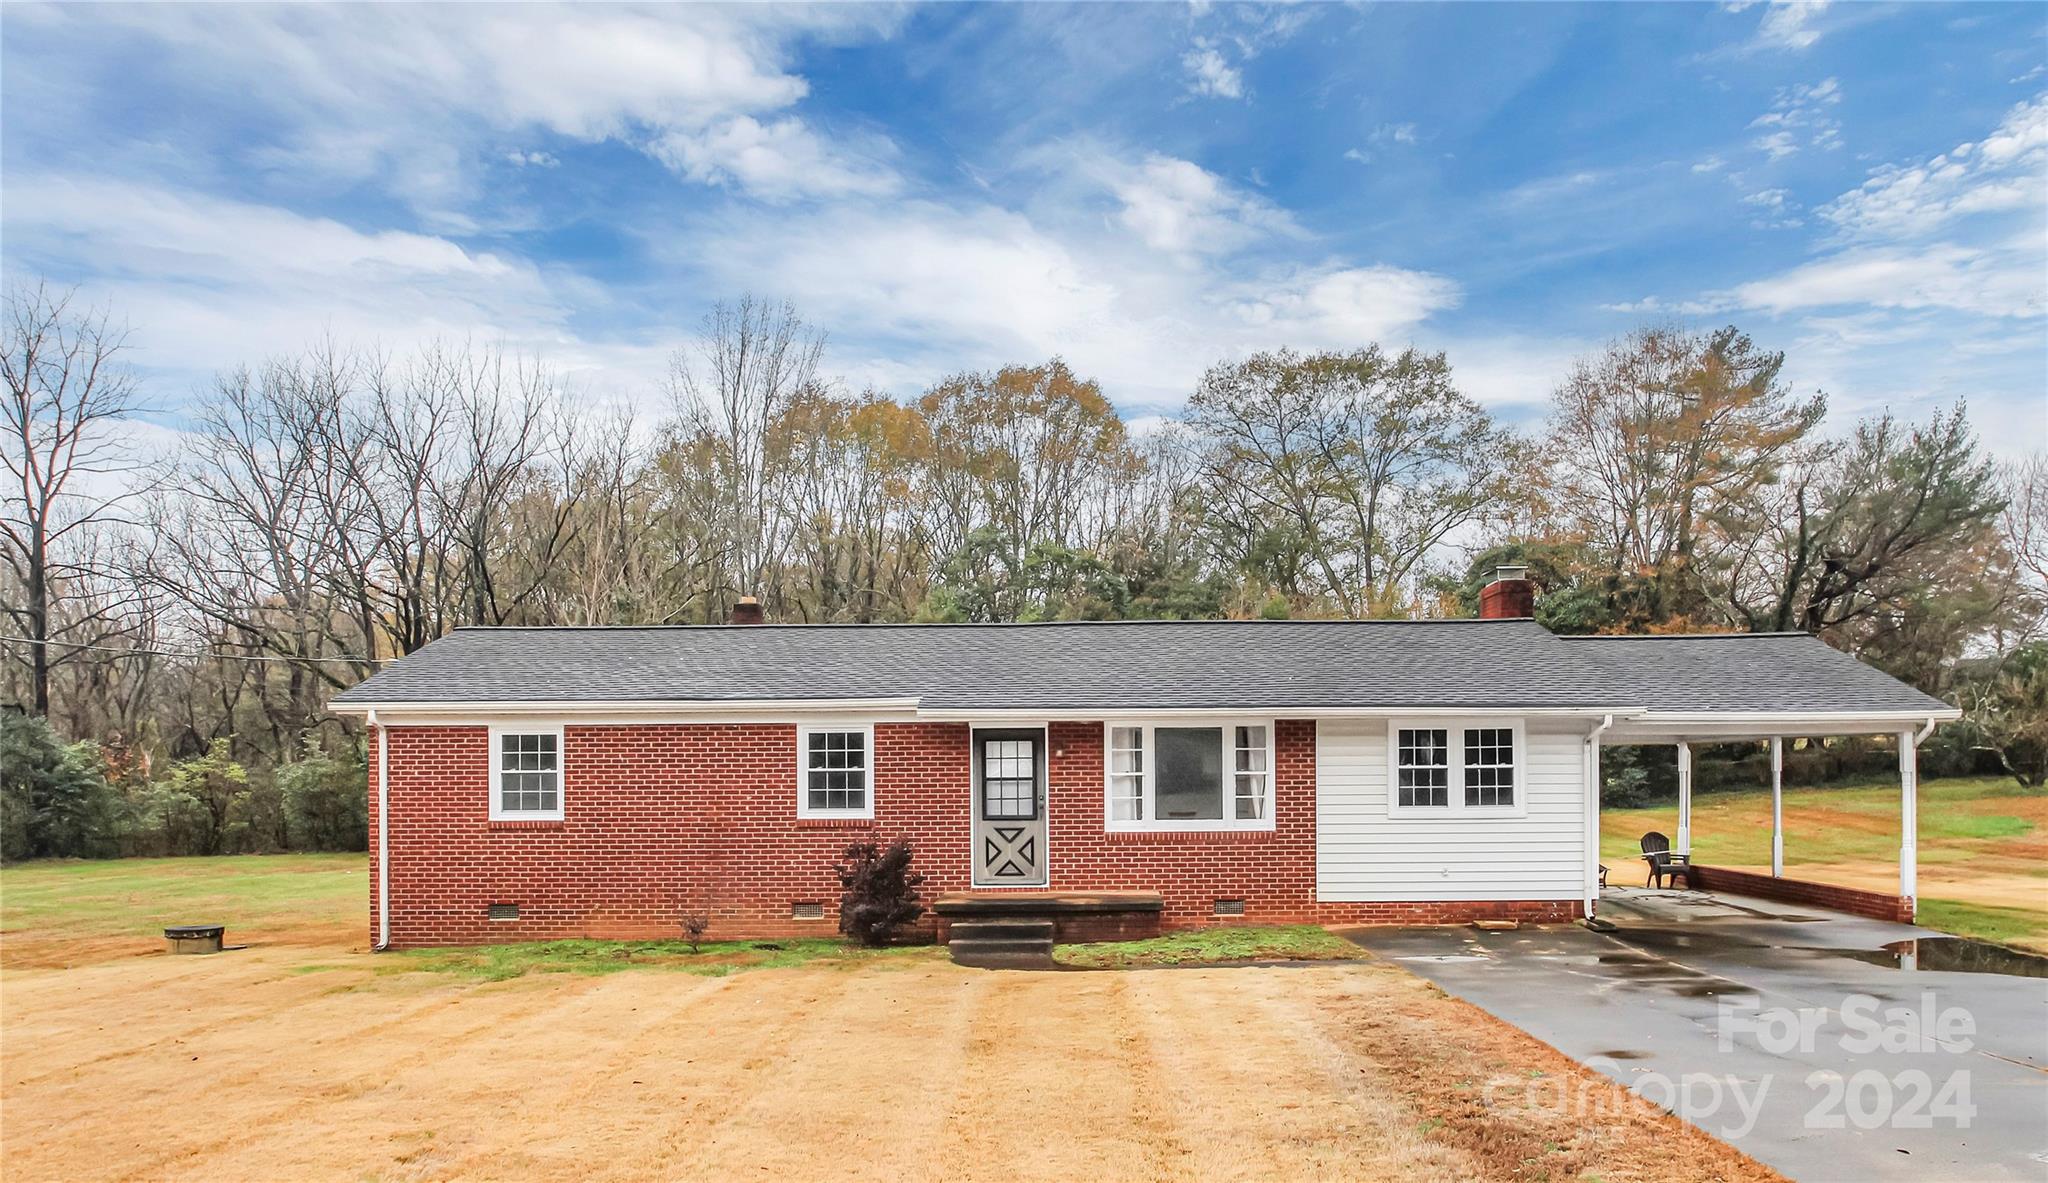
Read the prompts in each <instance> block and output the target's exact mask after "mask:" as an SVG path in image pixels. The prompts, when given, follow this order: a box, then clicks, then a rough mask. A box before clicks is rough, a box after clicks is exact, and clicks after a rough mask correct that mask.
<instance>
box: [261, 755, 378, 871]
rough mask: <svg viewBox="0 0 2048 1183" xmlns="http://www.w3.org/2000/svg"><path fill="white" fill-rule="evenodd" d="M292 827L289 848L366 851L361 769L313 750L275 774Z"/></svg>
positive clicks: (364, 780)
mask: <svg viewBox="0 0 2048 1183" xmlns="http://www.w3.org/2000/svg"><path fill="white" fill-rule="evenodd" d="M277 787H278V789H279V790H280V791H281V792H282V793H283V794H284V809H285V816H286V817H287V818H288V819H289V820H290V823H291V830H290V832H291V838H292V845H293V846H295V847H297V848H298V849H300V850H365V849H367V848H368V847H369V832H370V822H369V788H368V777H367V775H366V770H365V769H364V767H363V765H362V764H360V763H358V762H357V761H355V760H337V759H335V758H333V757H332V756H329V755H327V754H326V753H324V752H322V751H320V750H319V749H318V748H315V747H313V746H312V745H310V744H309V745H307V748H306V752H305V755H304V757H303V758H302V759H299V760H297V761H294V762H293V763H290V764H287V765H285V766H284V767H282V768H280V769H278V770H277Z"/></svg>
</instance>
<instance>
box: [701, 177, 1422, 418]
mask: <svg viewBox="0 0 2048 1183" xmlns="http://www.w3.org/2000/svg"><path fill="white" fill-rule="evenodd" d="M1174 171H1175V172H1179V171H1180V170H1174ZM1119 222H1120V219H1119ZM1169 225H1170V224H1169ZM706 232H707V233H712V234H714V235H715V236H716V237H717V238H718V240H719V241H720V242H721V243H722V244H724V245H723V248H722V249H721V250H720V251H718V252H716V254H715V257H713V258H711V259H709V260H706V263H707V264H708V266H709V268H710V275H709V277H708V282H709V286H710V288H711V290H718V291H723V290H748V289H751V290H755V291H768V292H774V293H776V294H778V295H786V296H788V297H790V298H791V299H793V300H795V301H796V302H797V304H798V306H799V307H801V308H803V309H804V310H805V313H806V315H809V316H812V317H815V318H816V319H817V321H818V322H819V323H821V324H826V325H830V326H831V327H832V329H833V331H834V333H835V334H838V335H839V337H840V338H842V339H845V340H855V341H860V342H862V343H863V344H862V354H861V356H862V357H873V356H874V355H876V354H880V355H882V356H886V357H888V358H890V364H889V365H888V366H887V367H883V368H882V369H881V370H880V371H878V372H869V371H867V370H866V369H863V368H862V363H861V362H860V361H859V359H853V364H851V365H846V364H845V363H844V361H843V360H839V362H838V364H841V365H842V368H845V369H846V370H847V376H848V377H849V378H850V379H852V380H855V381H877V382H884V383H887V382H892V381H894V382H896V383H899V384H897V385H893V386H892V387H891V388H893V389H897V390H899V391H901V390H902V386H901V385H900V382H901V379H902V378H903V376H904V375H905V374H906V373H907V374H910V375H915V376H916V377H915V381H914V383H913V384H912V386H911V389H915V387H916V386H917V385H922V384H923V383H925V382H929V381H931V380H932V378H933V377H935V376H937V375H939V374H943V373H945V372H948V371H951V370H956V369H960V368H984V367H989V366H996V365H1001V364H1004V363H1007V362H1016V361H1028V360H1033V359H1041V358H1046V357H1051V356H1055V355H1058V356H1062V357H1065V358H1066V359H1067V361H1068V362H1069V363H1070V364H1072V365H1073V366H1074V367H1075V368H1076V370H1078V371H1080V372H1082V373H1085V374H1087V375H1089V376H1091V377H1094V378H1097V379H1100V380H1101V381H1102V382H1103V384H1104V387H1105V389H1106V390H1108V391H1109V392H1110V394H1111V395H1112V396H1113V397H1115V398H1116V399H1117V400H1118V401H1119V402H1121V403H1123V404H1125V405H1127V406H1173V405H1177V404H1178V403H1179V402H1180V401H1181V400H1182V399H1183V398H1185V397H1186V395H1187V393H1188V392H1189V391H1190V390H1192V389H1193V386H1194V383H1195V382H1196V380H1197V379H1199V377H1200V376H1201V372H1202V370H1203V369H1204V368H1205V367H1206V366H1208V365H1209V364H1211V363H1213V362H1215V361H1217V360H1219V359H1220V358H1224V357H1230V356H1237V355H1240V354H1242V353H1245V352H1249V351H1252V350H1256V349H1265V348H1274V347H1278V346H1283V345H1287V346H1294V347H1297V348H1304V349H1320V348H1355V347H1357V346H1360V345H1363V344H1365V343H1367V342H1370V341H1375V340H1378V341H1381V342H1383V343H1386V344H1389V345H1393V344H1399V343H1401V338H1402V337H1404V336H1405V335H1407V334H1410V333H1411V332H1419V331H1420V330H1421V329H1422V328H1424V327H1426V325H1427V322H1428V320H1429V318H1430V317H1431V316H1432V315H1433V314H1435V313H1437V312H1439V311H1442V310H1444V309H1448V308H1451V307H1454V306H1455V305H1456V304H1457V303H1458V302H1459V299H1460V296H1461V293H1460V290H1459V288H1458V285H1457V284H1456V283H1454V282H1453V281H1451V280H1450V279H1448V278H1447V277H1444V276H1441V275H1436V274H1431V273H1426V272H1419V271H1410V270H1404V269H1402V268H1397V267H1391V266H1371V265H1367V266H1358V265H1352V264H1348V263H1344V262H1330V263H1326V264H1321V265H1316V266H1300V265H1293V266H1289V265H1269V266H1267V267H1258V266H1256V265H1254V264H1251V263H1248V262H1246V261H1243V260H1239V259H1233V260H1232V261H1230V262H1228V263H1225V262H1223V261H1221V260H1216V259H1209V258H1204V257H1202V256H1201V255H1199V254H1175V253H1170V252H1162V251H1160V250H1159V249H1157V248H1156V247H1155V246H1153V245H1152V244H1151V243H1149V242H1145V241H1142V240H1140V239H1138V238H1137V237H1135V236H1132V235H1130V234H1127V233H1125V232H1123V229H1122V227H1121V225H1120V224H1112V225H1110V226H1104V225H1103V224H1101V223H1100V222H1099V221H1091V220H1089V219H1086V218H1076V219H1073V220H1072V221H1071V222H1059V223H1051V222H1041V221H1038V220H1034V219H1033V218H1030V217H1027V216H1025V215H1023V214H1020V213H1017V212H1015V211H1012V210H1006V209H1002V208H999V207H996V206H993V205H968V206H961V205H941V204H938V203H935V202H928V201H899V202H890V203H869V204H859V205H853V204H848V205H840V206H836V207H826V208H819V209H816V210H812V211H803V212H801V213H800V214H797V215H788V216H781V217H777V218H775V219H772V220H771V219H767V218H765V217H763V216H761V215H760V214H758V213H756V212H752V211H745V212H738V213H732V214H729V215H726V216H724V217H722V218H721V219H720V220H719V222H718V223H717V224H716V226H715V227H708V228H706ZM1178 232H1179V231H1178V229H1172V230H1171V231H1170V232H1169V233H1168V237H1167V239H1166V241H1177V239H1175V238H1174V237H1173V235H1174V234H1177V233H1178Z"/></svg>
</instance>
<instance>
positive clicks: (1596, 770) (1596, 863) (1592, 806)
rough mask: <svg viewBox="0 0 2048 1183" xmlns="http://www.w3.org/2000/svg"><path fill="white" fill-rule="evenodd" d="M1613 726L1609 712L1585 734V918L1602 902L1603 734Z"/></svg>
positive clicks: (1612, 719) (1591, 915) (1588, 917)
mask: <svg viewBox="0 0 2048 1183" xmlns="http://www.w3.org/2000/svg"><path fill="white" fill-rule="evenodd" d="M1612 726H1614V716H1613V715H1607V716H1604V717H1603V718H1602V719H1601V720H1600V725H1599V726H1598V727H1595V728H1593V730H1592V731H1591V732H1590V733H1588V734H1587V736H1586V758H1585V779H1586V833H1585V841H1586V870H1585V875H1586V885H1585V891H1586V919H1588V920H1591V919H1592V918H1593V912H1594V910H1595V909H1596V908H1598V907H1599V905H1600V735H1601V733H1602V732H1604V731H1606V730H1607V729H1608V728H1609V727H1612Z"/></svg>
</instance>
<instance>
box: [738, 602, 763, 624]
mask: <svg viewBox="0 0 2048 1183" xmlns="http://www.w3.org/2000/svg"><path fill="white" fill-rule="evenodd" d="M766 620H767V617H766V616H764V615H762V613H761V601H759V600H757V599H755V598H754V597H752V596H741V597H740V599H739V603H737V604H734V605H733V606H732V623H733V624H761V623H763V622H765V621H766Z"/></svg>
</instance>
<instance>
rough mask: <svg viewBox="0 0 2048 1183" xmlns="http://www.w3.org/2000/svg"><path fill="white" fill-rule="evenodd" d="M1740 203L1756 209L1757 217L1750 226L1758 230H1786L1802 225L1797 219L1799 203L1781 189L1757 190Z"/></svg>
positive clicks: (1798, 218)
mask: <svg viewBox="0 0 2048 1183" xmlns="http://www.w3.org/2000/svg"><path fill="white" fill-rule="evenodd" d="M1742 203H1743V204H1744V205H1748V206H1754V207H1755V208H1756V210H1757V216H1756V218H1755V220H1754V221H1752V222H1751V223H1750V225H1751V226H1754V227H1755V228H1757V229H1759V230H1786V229H1791V228H1793V227H1795V226H1800V225H1803V224H1804V223H1803V221H1802V220H1801V219H1800V217H1799V203H1798V202H1796V201H1793V200H1792V197H1791V194H1790V193H1788V192H1786V191H1785V190H1783V189H1759V190H1758V191H1756V192H1755V193H1751V194H1749V195H1748V196H1747V197H1744V198H1743V199H1742Z"/></svg>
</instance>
